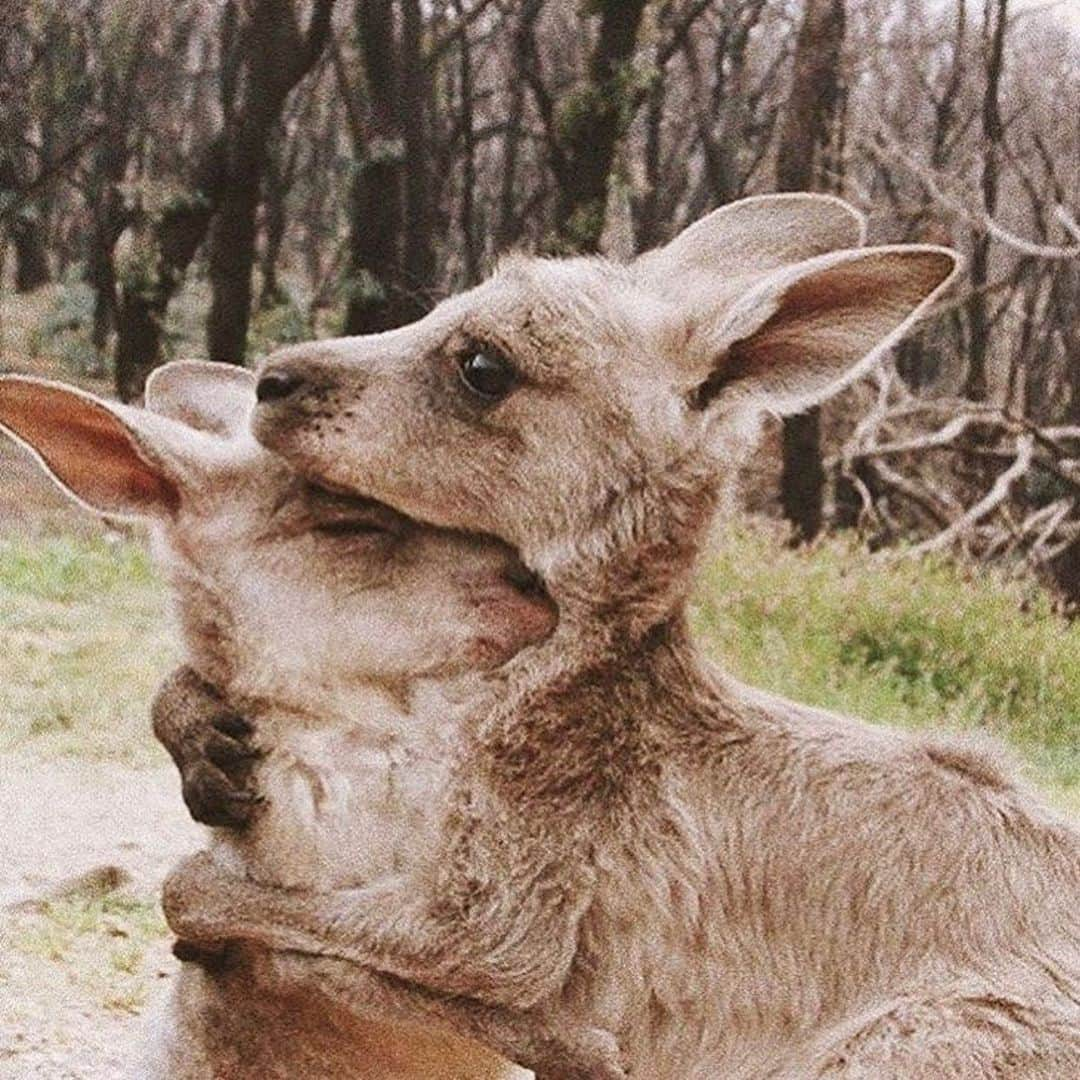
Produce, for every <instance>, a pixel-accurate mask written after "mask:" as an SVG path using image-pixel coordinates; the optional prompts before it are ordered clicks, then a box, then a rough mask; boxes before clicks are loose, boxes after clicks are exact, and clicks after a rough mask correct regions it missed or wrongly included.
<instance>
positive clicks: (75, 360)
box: [27, 269, 101, 375]
mask: <svg viewBox="0 0 1080 1080" xmlns="http://www.w3.org/2000/svg"><path fill="white" fill-rule="evenodd" d="M93 326H94V290H93V289H91V288H90V286H89V285H87V284H86V282H85V281H83V280H82V277H81V274H80V271H79V270H78V269H74V270H72V271H70V272H69V273H68V274H67V275H66V276H65V277H64V280H63V281H62V282H60V284H59V285H58V286H57V287H55V288H54V289H53V290H51V292H50V300H49V305H48V307H47V308H46V309H45V312H44V314H43V315H42V317H41V320H40V322H39V323H38V324H37V326H35V327H34V328H33V329H32V330H31V332H30V334H29V337H28V342H27V344H28V347H29V348H30V350H31V352H32V353H33V355H35V356H47V357H50V358H52V359H54V360H55V361H56V362H57V364H58V366H59V367H60V368H61V369H62V370H64V371H67V372H70V373H71V374H73V375H89V374H96V373H98V372H99V369H100V365H101V358H100V357H99V356H98V354H97V351H96V350H95V349H94V346H93V344H92V342H91V333H92V331H93Z"/></svg>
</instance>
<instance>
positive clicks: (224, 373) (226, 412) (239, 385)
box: [146, 360, 255, 438]
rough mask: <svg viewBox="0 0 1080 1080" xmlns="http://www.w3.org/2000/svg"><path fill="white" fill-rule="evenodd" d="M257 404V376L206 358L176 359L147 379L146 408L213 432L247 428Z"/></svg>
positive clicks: (229, 432) (228, 432) (226, 435)
mask: <svg viewBox="0 0 1080 1080" xmlns="http://www.w3.org/2000/svg"><path fill="white" fill-rule="evenodd" d="M254 406H255V376H254V375H253V374H252V373H251V372H250V371H248V370H247V369H246V368H242V367H235V366H234V365H232V364H217V363H208V362H207V361H204V360H174V361H172V362H171V363H168V364H163V365H162V366H161V367H159V368H155V369H154V370H153V371H152V372H151V373H150V377H149V378H148V379H147V381H146V407H147V408H148V409H150V410H151V412H155V413H157V414H158V415H160V416H168V417H170V418H171V419H173V420H179V421H180V422H181V423H183V424H187V425H189V426H190V427H193V428H196V429H197V430H199V431H206V432H209V433H210V434H212V435H220V436H222V437H223V438H231V437H233V436H235V435H239V434H240V433H241V432H244V431H247V426H248V421H249V420H250V418H251V410H252V409H253V408H254Z"/></svg>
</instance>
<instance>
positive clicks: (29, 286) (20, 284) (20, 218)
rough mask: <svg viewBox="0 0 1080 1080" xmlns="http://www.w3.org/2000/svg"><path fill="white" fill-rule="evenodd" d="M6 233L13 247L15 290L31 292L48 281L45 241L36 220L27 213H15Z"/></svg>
mask: <svg viewBox="0 0 1080 1080" xmlns="http://www.w3.org/2000/svg"><path fill="white" fill-rule="evenodd" d="M8 235H9V236H10V237H11V243H12V246H13V247H14V248H15V291H16V292H20V293H27V292H32V291H33V290H34V289H37V288H40V287H41V286H42V285H47V284H48V283H49V280H50V278H49V260H48V259H47V258H46V256H45V241H44V238H43V237H42V235H41V227H40V225H39V224H38V222H37V221H36V220H35V219H34V218H32V217H29V216H27V215H23V214H16V215H14V216H13V217H12V219H11V223H10V224H9V225H8Z"/></svg>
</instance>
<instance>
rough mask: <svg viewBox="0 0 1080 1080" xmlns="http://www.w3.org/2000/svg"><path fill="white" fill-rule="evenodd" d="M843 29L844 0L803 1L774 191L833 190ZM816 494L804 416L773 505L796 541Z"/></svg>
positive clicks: (787, 450)
mask: <svg viewBox="0 0 1080 1080" xmlns="http://www.w3.org/2000/svg"><path fill="white" fill-rule="evenodd" d="M844 23H845V11H844V0H806V7H805V9H804V12H803V20H802V25H801V26H800V28H799V36H798V39H797V40H796V43H795V61H794V72H793V75H792V81H791V90H790V93H789V95H788V99H787V103H786V105H785V119H784V123H783V127H782V130H781V133H780V145H779V147H778V149H777V154H776V187H777V190H778V191H811V190H822V189H824V190H832V189H834V188H835V179H834V178H833V177H832V176H830V175H829V170H828V164H829V163H828V158H827V155H828V153H829V151H830V148H831V147H832V145H833V138H834V132H833V124H834V121H835V119H836V115H837V110H838V107H839V103H840V93H841V84H840V80H841V77H842V76H841V71H842V65H841V54H842V50H843V45H844ZM824 492H825V468H824V465H823V463H822V457H821V414H820V410H819V409H809V410H807V411H806V412H805V413H802V414H800V415H797V416H791V417H788V418H786V419H785V420H784V424H783V470H782V474H781V480H780V501H781V505H782V507H783V511H784V515H785V516H786V517H787V519H788V521H790V522H791V524H792V527H793V528H794V530H795V536H796V538H797V539H799V540H811V539H813V537H815V536H816V535H817V534H818V532H819V531H820V530H821V523H822V508H823V505H824Z"/></svg>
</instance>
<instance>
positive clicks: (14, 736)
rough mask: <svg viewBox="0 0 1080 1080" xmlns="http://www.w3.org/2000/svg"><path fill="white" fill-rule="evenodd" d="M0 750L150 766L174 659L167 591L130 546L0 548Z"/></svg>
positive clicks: (50, 543) (100, 542)
mask: <svg viewBox="0 0 1080 1080" xmlns="http://www.w3.org/2000/svg"><path fill="white" fill-rule="evenodd" d="M0 639H2V640H3V648H2V650H0V751H3V750H6V749H10V748H12V747H16V746H25V745H32V746H33V747H34V748H35V749H36V750H40V751H42V752H45V753H50V754H73V755H79V756H83V757H88V758H95V759H105V758H111V759H115V760H120V761H125V762H129V763H132V764H146V763H149V762H150V761H159V762H160V760H162V759H161V757H160V755H161V751H160V750H159V749H158V748H157V746H156V744H155V743H154V741H153V737H152V735H151V733H150V720H149V702H150V698H151V696H152V694H153V691H154V688H155V687H156V685H157V684H158V682H159V681H160V679H161V678H162V676H163V675H164V674H165V673H166V672H167V671H169V670H170V667H171V666H172V665H173V664H174V663H175V661H176V657H177V656H178V649H177V646H176V637H175V632H174V629H173V627H172V625H171V621H170V618H169V615H168V605H167V602H166V596H165V590H164V587H163V586H162V585H161V583H160V582H159V581H158V580H157V578H156V577H155V575H154V573H153V570H152V568H151V566H150V562H149V559H148V556H147V554H146V552H145V549H144V547H143V545H142V544H141V543H139V542H137V541H134V540H130V539H120V540H116V541H110V540H108V539H105V538H97V539H75V538H73V537H62V536H59V537H47V538H44V539H38V540H34V541H30V540H26V539H0Z"/></svg>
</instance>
